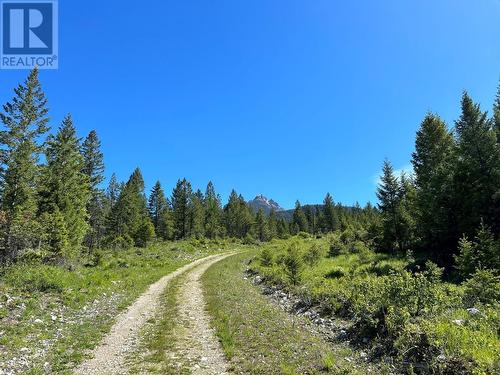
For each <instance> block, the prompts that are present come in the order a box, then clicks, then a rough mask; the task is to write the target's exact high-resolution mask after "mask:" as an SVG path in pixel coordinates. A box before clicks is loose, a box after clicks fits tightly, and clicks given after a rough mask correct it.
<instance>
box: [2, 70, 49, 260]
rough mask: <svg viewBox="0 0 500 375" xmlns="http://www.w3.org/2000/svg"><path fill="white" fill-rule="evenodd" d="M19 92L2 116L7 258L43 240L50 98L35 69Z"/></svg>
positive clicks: (18, 89)
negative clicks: (41, 188)
mask: <svg viewBox="0 0 500 375" xmlns="http://www.w3.org/2000/svg"><path fill="white" fill-rule="evenodd" d="M14 93H15V96H14V98H13V99H12V101H11V102H9V103H7V104H5V105H4V106H3V112H2V113H0V120H1V121H2V123H3V125H4V129H3V130H2V131H1V132H0V148H1V150H0V164H1V165H0V190H1V195H2V199H1V205H2V210H3V211H4V213H5V216H6V219H5V225H4V228H3V231H2V232H3V233H2V237H3V242H4V244H3V246H2V248H3V253H2V254H0V260H1V259H2V258H3V259H5V258H11V259H13V258H16V257H17V256H18V255H19V254H20V253H22V252H23V251H24V250H26V249H27V248H34V247H37V246H39V244H40V236H39V232H40V228H39V226H38V223H37V221H36V211H37V207H36V200H37V189H38V181H39V165H38V163H39V155H40V153H41V151H42V145H41V144H40V143H39V139H41V138H42V137H43V136H44V135H45V134H46V133H47V131H48V130H49V127H48V123H49V118H48V109H47V99H46V98H45V94H44V92H43V90H42V87H41V85H40V82H39V80H38V70H37V69H33V70H32V71H31V72H30V73H29V75H28V78H27V79H26V81H25V82H24V84H21V85H19V86H18V87H17V88H16V89H14Z"/></svg>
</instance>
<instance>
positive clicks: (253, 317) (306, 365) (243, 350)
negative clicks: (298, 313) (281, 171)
mask: <svg viewBox="0 0 500 375" xmlns="http://www.w3.org/2000/svg"><path fill="white" fill-rule="evenodd" d="M256 252H257V250H253V251H250V252H247V253H243V254H238V255H235V256H232V257H229V258H227V259H225V260H222V261H221V262H219V263H217V264H215V265H214V266H212V267H211V268H210V269H209V270H208V271H207V272H206V273H205V275H204V276H203V279H202V281H203V284H204V290H205V296H206V299H207V304H208V311H209V313H210V314H211V315H212V317H213V325H214V327H215V329H216V333H217V336H218V337H219V340H220V341H221V343H222V346H223V349H224V351H225V353H226V356H227V358H228V359H229V361H230V365H231V368H232V371H234V372H235V373H237V374H319V373H330V374H366V373H368V372H367V371H366V369H365V368H364V365H363V364H353V363H349V362H348V360H346V358H349V357H350V356H351V351H350V350H349V348H347V347H343V346H342V347H337V346H335V345H332V344H330V343H327V342H325V341H323V340H322V339H320V338H318V336H316V335H314V334H312V333H311V332H310V330H309V329H307V328H306V327H305V326H304V325H303V321H302V320H301V319H299V318H296V317H293V316H291V315H289V314H287V313H286V312H284V311H282V310H281V309H280V308H279V307H277V306H274V305H273V304H271V303H270V301H269V300H268V299H267V298H266V297H264V296H263V295H262V294H261V293H260V290H259V288H258V287H255V286H253V285H252V284H251V283H250V282H249V281H248V280H245V279H244V273H245V269H246V267H247V264H248V262H249V261H250V259H252V258H253V257H255V254H256Z"/></svg>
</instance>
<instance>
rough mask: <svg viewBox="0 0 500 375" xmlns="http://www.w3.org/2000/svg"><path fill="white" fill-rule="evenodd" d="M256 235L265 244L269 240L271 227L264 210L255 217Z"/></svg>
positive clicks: (260, 210)
mask: <svg viewBox="0 0 500 375" xmlns="http://www.w3.org/2000/svg"><path fill="white" fill-rule="evenodd" d="M255 233H256V235H257V238H258V240H259V241H261V242H264V241H267V240H269V237H270V236H269V227H268V223H267V218H266V215H265V214H264V211H263V210H262V208H261V209H259V211H257V214H256V216H255Z"/></svg>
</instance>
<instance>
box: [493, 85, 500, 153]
mask: <svg viewBox="0 0 500 375" xmlns="http://www.w3.org/2000/svg"><path fill="white" fill-rule="evenodd" d="M493 124H494V126H495V132H496V134H497V144H500V81H499V83H498V90H497V96H496V98H495V103H494V105H493Z"/></svg>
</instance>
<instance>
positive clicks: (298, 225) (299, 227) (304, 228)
mask: <svg viewBox="0 0 500 375" xmlns="http://www.w3.org/2000/svg"><path fill="white" fill-rule="evenodd" d="M292 225H293V228H294V232H295V233H294V234H297V233H296V232H308V231H309V227H308V224H307V218H306V215H305V213H304V210H303V209H302V206H301V205H300V202H299V201H296V202H295V210H294V211H293V219H292Z"/></svg>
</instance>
